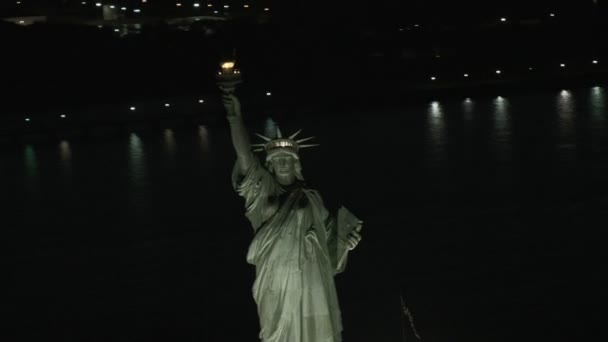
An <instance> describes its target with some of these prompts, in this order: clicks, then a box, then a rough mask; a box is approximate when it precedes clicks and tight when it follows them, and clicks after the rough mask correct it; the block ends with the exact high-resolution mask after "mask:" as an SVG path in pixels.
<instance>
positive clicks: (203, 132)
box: [198, 126, 209, 154]
mask: <svg viewBox="0 0 608 342" xmlns="http://www.w3.org/2000/svg"><path fill="white" fill-rule="evenodd" d="M198 138H199V143H200V147H201V150H202V151H203V153H205V154H206V153H208V152H209V131H208V130H207V127H205V126H198Z"/></svg>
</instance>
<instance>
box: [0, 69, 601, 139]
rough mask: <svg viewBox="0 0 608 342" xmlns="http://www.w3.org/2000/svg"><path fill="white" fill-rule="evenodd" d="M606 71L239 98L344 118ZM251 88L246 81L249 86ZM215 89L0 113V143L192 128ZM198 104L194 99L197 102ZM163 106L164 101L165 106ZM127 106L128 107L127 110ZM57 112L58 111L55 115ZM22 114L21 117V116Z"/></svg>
mask: <svg viewBox="0 0 608 342" xmlns="http://www.w3.org/2000/svg"><path fill="white" fill-rule="evenodd" d="M607 81H608V69H601V70H595V71H594V72H593V73H589V72H579V73H568V74H562V75H553V77H533V78H532V77H530V78H523V77H510V78H507V77H505V78H504V79H493V80H485V81H473V80H466V81H452V82H441V81H436V82H427V83H417V84H412V83H405V82H399V81H395V80H393V81H388V80H387V81H384V82H383V83H382V86H377V84H376V83H375V82H373V81H370V82H366V83H363V84H361V83H349V84H348V85H345V86H344V87H341V88H338V89H337V90H335V91H333V92H330V91H329V90H327V91H324V90H323V89H319V90H318V91H317V92H316V93H315V94H316V96H315V97H313V98H310V97H308V98H305V101H303V98H304V94H305V92H304V91H305V90H306V89H310V86H311V85H310V84H308V83H307V82H303V83H301V84H300V88H301V89H296V88H289V87H288V88H287V89H283V90H282V92H281V94H280V98H278V99H277V98H272V96H275V95H272V96H264V95H265V94H261V92H260V91H259V89H254V90H255V92H254V91H252V89H251V88H250V89H242V90H241V91H239V94H238V95H239V97H241V99H242V101H243V105H244V107H245V108H246V111H247V112H248V119H249V120H252V121H254V120H259V119H260V118H262V117H267V116H272V115H273V114H275V113H276V114H277V115H280V116H281V117H286V116H288V115H289V112H290V109H293V108H295V109H311V110H312V112H314V109H315V108H319V107H322V108H324V109H328V110H331V111H332V113H335V115H347V114H348V112H349V111H353V110H357V109H369V108H381V107H391V106H410V105H418V104H420V103H424V102H428V101H431V100H440V99H442V98H444V99H452V98H456V97H462V98H465V97H486V96H488V97H489V96H496V94H497V93H499V92H500V93H502V94H508V93H521V92H526V91H543V90H550V89H561V88H572V87H575V88H578V87H587V86H594V85H602V84H606V83H607ZM249 86H251V84H250V85H249ZM220 98H221V97H220V93H219V90H218V91H217V92H209V91H208V92H202V93H199V94H196V95H194V94H186V95H184V96H181V97H178V98H175V97H174V98H171V99H169V100H168V99H158V98H156V97H154V98H149V99H142V100H138V101H131V102H129V103H109V104H92V105H90V106H80V108H75V109H73V110H71V111H70V113H66V111H65V110H61V109H57V110H49V111H46V112H43V113H32V115H29V116H27V115H24V114H13V115H3V116H1V117H0V127H1V128H0V141H3V142H7V141H17V142H18V141H40V140H49V139H51V140H57V139H62V138H74V137H79V138H87V137H95V136H104V135H120V134H123V133H125V132H128V131H131V130H134V129H135V130H137V129H146V128H157V129H162V128H163V127H166V128H171V127H183V128H188V127H191V128H193V129H194V128H196V127H197V126H199V125H215V124H218V123H219V124H222V123H223V120H222V119H223V115H224V113H223V106H222V104H221V101H220ZM201 100H202V101H203V103H199V102H198V101H201ZM167 104H168V105H169V106H168V107H167ZM131 107H133V108H135V109H134V110H131ZM61 115H66V117H64V118H62V117H61ZM28 118H29V121H26V119H28Z"/></svg>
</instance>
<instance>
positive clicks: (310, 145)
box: [299, 144, 320, 148]
mask: <svg viewBox="0 0 608 342" xmlns="http://www.w3.org/2000/svg"><path fill="white" fill-rule="evenodd" d="M316 146H320V145H319V144H309V145H299V147H300V148H307V147H316Z"/></svg>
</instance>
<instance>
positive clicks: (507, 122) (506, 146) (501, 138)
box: [492, 96, 512, 161]
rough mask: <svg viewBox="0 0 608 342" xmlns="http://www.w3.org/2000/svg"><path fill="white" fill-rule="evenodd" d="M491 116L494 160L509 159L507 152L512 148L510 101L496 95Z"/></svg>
mask: <svg viewBox="0 0 608 342" xmlns="http://www.w3.org/2000/svg"><path fill="white" fill-rule="evenodd" d="M492 104H493V110H494V112H493V113H492V116H493V118H494V133H493V136H494V153H496V154H497V155H496V157H495V159H496V160H500V161H506V160H509V159H510V156H509V155H507V152H508V151H510V150H512V145H511V143H512V139H511V137H512V127H511V113H510V111H509V109H510V103H509V100H508V99H507V98H504V97H502V96H497V97H496V98H495V99H494V100H493V101H492Z"/></svg>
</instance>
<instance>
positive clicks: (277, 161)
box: [270, 154, 296, 177]
mask: <svg viewBox="0 0 608 342" xmlns="http://www.w3.org/2000/svg"><path fill="white" fill-rule="evenodd" d="M270 163H271V164H272V170H273V171H274V174H275V175H277V176H280V177H291V176H295V174H296V167H295V165H296V160H295V158H294V157H293V156H291V155H289V154H278V155H276V156H274V157H272V159H270Z"/></svg>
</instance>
